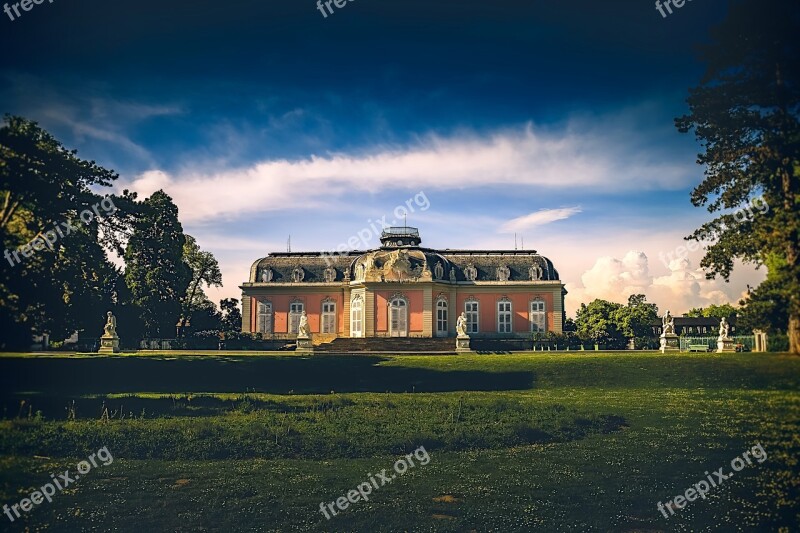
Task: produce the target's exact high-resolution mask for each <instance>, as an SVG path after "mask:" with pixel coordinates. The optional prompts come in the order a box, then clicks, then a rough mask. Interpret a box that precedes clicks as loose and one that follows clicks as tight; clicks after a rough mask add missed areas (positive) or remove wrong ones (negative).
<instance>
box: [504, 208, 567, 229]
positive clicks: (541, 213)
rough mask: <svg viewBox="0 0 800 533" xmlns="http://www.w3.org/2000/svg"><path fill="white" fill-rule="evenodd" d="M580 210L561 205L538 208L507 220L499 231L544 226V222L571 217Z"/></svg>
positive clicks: (548, 222)
mask: <svg viewBox="0 0 800 533" xmlns="http://www.w3.org/2000/svg"><path fill="white" fill-rule="evenodd" d="M580 212H581V208H580V207H578V206H575V207H562V208H560V209H540V210H538V211H536V212H534V213H530V214H528V215H524V216H521V217H517V218H514V219H511V220H509V221H508V222H506V223H505V224H503V225H502V226H500V232H501V233H515V232H521V231H525V230H529V229H533V228H535V227H537V226H544V225H545V224H550V223H551V222H555V221H557V220H565V219H567V218H569V217H571V216H572V215H576V214H578V213H580Z"/></svg>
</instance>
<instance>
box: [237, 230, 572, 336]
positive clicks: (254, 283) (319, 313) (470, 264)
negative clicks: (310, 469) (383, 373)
mask: <svg viewBox="0 0 800 533" xmlns="http://www.w3.org/2000/svg"><path fill="white" fill-rule="evenodd" d="M380 242H381V246H380V248H377V249H373V250H367V251H362V250H357V251H350V252H342V253H335V254H332V255H330V254H327V253H321V252H315V253H311V252H307V253H306V252H285V253H283V252H281V253H272V254H269V255H268V256H267V257H264V258H263V259H259V260H257V261H256V262H255V263H253V266H252V267H251V268H250V279H249V281H247V282H246V283H244V284H242V286H241V287H240V288H241V289H242V311H243V312H242V322H243V323H242V331H244V332H257V333H261V334H262V335H263V338H265V339H269V338H271V339H287V340H291V339H295V338H296V337H297V330H298V325H299V323H300V317H301V315H302V313H303V312H305V313H306V315H307V317H308V324H309V326H310V330H311V334H312V337H313V339H314V343H315V344H317V343H320V342H327V341H330V340H333V339H335V338H338V337H455V336H456V320H457V318H458V316H459V315H460V314H461V313H462V312H464V313H465V314H466V317H467V324H468V332H469V335H470V337H473V338H530V337H531V334H532V333H534V332H542V333H544V332H548V331H553V332H557V333H560V332H561V331H562V325H563V323H564V296H565V294H566V290H565V288H564V284H563V283H561V280H560V279H559V277H558V272H557V271H556V269H555V267H554V266H553V263H552V262H551V261H550V260H549V259H547V258H546V257H544V256H541V255H539V254H537V253H536V251H534V250H450V249H447V250H432V249H430V248H424V247H422V246H420V244H421V242H422V239H421V238H420V235H419V231H418V230H417V229H416V228H410V227H393V228H386V229H385V230H384V231H383V232H382V234H381V238H380Z"/></svg>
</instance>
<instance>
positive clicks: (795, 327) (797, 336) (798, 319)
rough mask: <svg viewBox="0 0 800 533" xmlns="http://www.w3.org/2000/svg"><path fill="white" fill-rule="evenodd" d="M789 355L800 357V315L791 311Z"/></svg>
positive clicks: (788, 333) (788, 331)
mask: <svg viewBox="0 0 800 533" xmlns="http://www.w3.org/2000/svg"><path fill="white" fill-rule="evenodd" d="M786 334H787V335H788V336H789V353H791V354H794V355H800V314H798V313H797V312H793V311H789V329H788V330H787V331H786Z"/></svg>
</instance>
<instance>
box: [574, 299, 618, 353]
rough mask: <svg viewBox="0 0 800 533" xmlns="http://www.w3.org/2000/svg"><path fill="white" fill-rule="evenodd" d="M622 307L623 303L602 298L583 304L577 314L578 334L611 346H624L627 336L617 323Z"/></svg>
mask: <svg viewBox="0 0 800 533" xmlns="http://www.w3.org/2000/svg"><path fill="white" fill-rule="evenodd" d="M620 308H622V305H621V304H618V303H614V302H609V301H606V300H600V299H596V300H594V301H592V302H590V303H589V305H586V304H581V307H580V309H578V312H577V313H576V314H575V325H576V326H577V328H578V335H579V336H580V337H581V338H583V339H592V340H593V341H594V342H595V343H597V344H602V345H605V346H608V347H609V348H623V347H624V346H625V343H626V338H625V335H624V334H623V332H622V331H621V330H620V328H619V326H618V324H617V318H618V316H617V312H618V311H619V309H620Z"/></svg>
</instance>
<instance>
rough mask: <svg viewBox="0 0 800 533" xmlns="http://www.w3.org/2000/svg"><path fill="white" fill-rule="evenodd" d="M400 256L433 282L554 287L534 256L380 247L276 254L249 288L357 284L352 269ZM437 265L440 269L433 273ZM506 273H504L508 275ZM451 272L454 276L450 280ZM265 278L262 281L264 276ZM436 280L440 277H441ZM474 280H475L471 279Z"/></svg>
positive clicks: (551, 274) (552, 272)
mask: <svg viewBox="0 0 800 533" xmlns="http://www.w3.org/2000/svg"><path fill="white" fill-rule="evenodd" d="M396 250H404V251H405V252H406V253H407V255H408V257H409V259H410V263H411V267H412V268H414V269H416V272H417V273H421V272H425V271H427V272H429V273H430V274H431V278H430V279H433V280H436V281H443V282H448V281H456V282H468V281H539V280H541V281H557V280H559V279H560V278H559V275H558V271H557V270H556V269H555V266H554V265H553V262H552V261H550V259H548V258H547V257H545V256H543V255H540V254H538V253H537V252H536V251H535V250H451V249H446V250H434V249H431V248H423V247H420V246H413V245H412V246H390V247H387V246H382V247H381V248H376V249H372V250H350V251H346V252H341V253H330V252H276V253H271V254H269V255H268V256H266V257H264V258H261V259H259V260H257V261H256V262H254V263H253V265H252V266H251V268H250V279H249V280H248V281H249V282H251V283H257V282H260V281H263V280H265V279H266V280H267V281H269V282H274V283H288V282H299V283H324V282H329V281H331V282H342V281H346V280H355V279H356V271H355V269H356V266H357V265H362V264H374V262H375V261H378V263H379V265H382V264H383V262H384V261H385V260H386V259H385V258H386V256H387V254H391V253H392V252H394V251H396ZM437 264H441V267H442V269H441V270H439V269H438V268H437ZM506 269H507V270H506ZM451 271H452V274H451ZM265 272H267V274H266V277H262V276H264V274H265ZM438 274H441V277H439V275H438ZM473 274H474V277H473Z"/></svg>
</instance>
